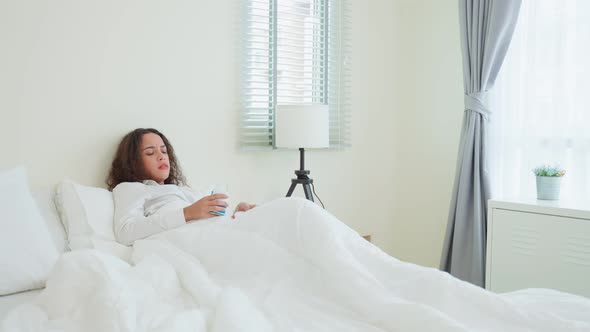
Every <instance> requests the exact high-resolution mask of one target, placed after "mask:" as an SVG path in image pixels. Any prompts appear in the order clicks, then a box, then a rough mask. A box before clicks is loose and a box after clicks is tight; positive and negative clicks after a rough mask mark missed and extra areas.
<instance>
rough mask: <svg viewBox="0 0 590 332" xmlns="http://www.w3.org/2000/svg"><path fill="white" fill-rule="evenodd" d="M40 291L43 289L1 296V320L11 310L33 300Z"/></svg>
mask: <svg viewBox="0 0 590 332" xmlns="http://www.w3.org/2000/svg"><path fill="white" fill-rule="evenodd" d="M39 293H41V289H36V290H32V291H28V292H21V293H16V294H11V295H2V296H0V322H1V321H2V320H3V319H4V317H6V314H8V312H9V311H10V310H12V309H13V308H15V307H17V306H18V305H20V304H23V303H26V302H28V301H31V300H32V299H33V298H35V296H37V295H38V294H39Z"/></svg>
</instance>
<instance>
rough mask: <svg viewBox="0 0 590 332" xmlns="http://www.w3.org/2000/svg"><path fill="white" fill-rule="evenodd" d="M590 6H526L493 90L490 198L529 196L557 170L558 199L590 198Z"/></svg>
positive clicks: (575, 0)
mask: <svg viewBox="0 0 590 332" xmlns="http://www.w3.org/2000/svg"><path fill="white" fill-rule="evenodd" d="M588 41H590V1H587V0H566V1H557V0H525V1H523V3H522V7H521V12H520V16H519V21H518V23H517V27H516V31H515V33H514V36H513V39H512V43H511V45H510V49H509V50H508V53H507V56H506V60H505V61H504V64H503V65H502V69H501V72H500V75H499V77H498V81H497V83H496V86H495V88H494V89H493V90H492V99H491V103H492V107H493V109H494V111H495V113H494V114H493V115H492V118H491V121H492V123H491V124H492V135H493V138H492V140H491V143H492V145H493V149H492V151H494V152H493V153H494V158H493V159H492V160H494V162H495V165H492V171H493V172H496V173H495V174H492V178H493V179H497V182H496V186H494V187H496V188H497V189H498V190H497V192H495V193H494V196H504V197H508V196H512V197H514V196H528V197H535V177H534V175H533V174H532V172H531V170H532V168H534V167H535V166H537V165H540V164H543V163H549V164H559V165H560V166H561V167H563V168H565V169H566V171H567V173H566V176H565V177H564V178H563V185H562V188H561V192H562V193H561V198H563V199H572V198H573V199H575V198H578V199H579V198H584V197H586V198H587V197H590V99H588V92H589V91H590V60H589V59H590V43H589V42H588Z"/></svg>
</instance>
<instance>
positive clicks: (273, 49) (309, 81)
mask: <svg viewBox="0 0 590 332" xmlns="http://www.w3.org/2000/svg"><path fill="white" fill-rule="evenodd" d="M348 6H349V4H348V3H347V1H346V0H247V1H246V2H245V10H244V12H245V13H246V15H245V18H244V21H245V31H244V57H243V60H244V62H243V64H242V68H243V72H242V73H243V78H242V81H243V82H242V93H243V96H242V100H243V105H242V123H241V145H242V146H243V147H244V148H260V147H268V148H272V147H273V146H274V109H275V106H276V105H277V104H327V105H329V110H330V146H331V147H335V148H343V147H347V146H349V145H350V105H351V103H350V95H349V88H350V79H349V76H350V73H349V72H350V57H349V50H350V39H349V33H348V30H347V29H348V26H349V24H348V22H349V16H348V14H347V9H348Z"/></svg>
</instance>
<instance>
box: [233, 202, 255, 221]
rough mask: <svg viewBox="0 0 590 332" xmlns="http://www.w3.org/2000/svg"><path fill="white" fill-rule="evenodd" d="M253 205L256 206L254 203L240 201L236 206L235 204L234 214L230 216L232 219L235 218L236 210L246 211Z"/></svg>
mask: <svg viewBox="0 0 590 332" xmlns="http://www.w3.org/2000/svg"><path fill="white" fill-rule="evenodd" d="M255 207H256V204H249V203H246V202H241V203H240V204H238V206H236V210H235V211H234V214H233V215H232V216H231V217H232V219H235V218H236V213H237V212H246V211H248V210H250V209H253V208H255Z"/></svg>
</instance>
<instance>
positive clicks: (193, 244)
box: [0, 189, 590, 332]
mask: <svg viewBox="0 0 590 332" xmlns="http://www.w3.org/2000/svg"><path fill="white" fill-rule="evenodd" d="M85 190H86V189H85ZM88 192H89V191H86V193H88ZM80 193H82V194H83V193H84V192H78V194H80ZM101 195H102V193H101ZM79 196H83V195H79ZM88 197H94V198H95V199H91V200H86V201H87V203H88V202H90V203H89V204H94V202H96V201H98V200H99V199H98V198H97V197H99V195H95V194H92V195H89V196H88ZM35 198H36V200H37V202H38V205H39V207H40V208H41V210H42V211H43V213H42V214H43V215H44V217H45V219H46V221H47V223H48V228H49V229H50V230H51V235H52V239H53V241H54V242H55V244H56V246H57V247H58V248H59V251H60V252H61V253H62V254H61V258H60V259H59V260H58V261H57V263H56V264H55V266H54V268H53V269H52V271H51V272H50V273H49V275H48V277H47V284H46V288H45V289H44V290H42V291H41V290H34V291H29V292H23V293H18V294H13V295H8V296H2V297H0V324H1V325H0V329H1V328H2V327H3V328H4V329H5V330H6V331H46V330H55V331H81V330H83V331H89V332H92V331H115V330H118V331H156V330H157V331H175V332H176V331H215V332H227V331H256V332H261V331H339V332H340V331H416V330H422V331H433V330H436V331H521V330H534V331H566V330H567V331H590V315H589V314H588V313H590V300H589V299H586V298H582V297H578V296H573V295H570V294H565V293H560V292H555V291H550V290H524V291H520V292H515V293H511V294H505V295H498V294H494V293H490V292H488V291H486V290H483V289H481V288H479V287H476V286H473V285H471V284H468V283H465V282H462V281H460V280H458V279H455V278H453V277H452V276H450V275H448V274H447V273H443V272H440V271H438V270H436V269H431V268H425V267H421V266H418V265H414V264H409V263H404V262H401V261H399V260H397V259H395V258H393V257H390V256H388V255H387V254H385V253H384V252H382V251H381V250H379V249H378V248H377V247H375V246H373V245H372V244H370V243H369V242H367V241H365V240H364V239H362V238H361V237H360V236H359V235H358V234H357V233H356V232H354V231H353V230H351V229H350V228H348V227H347V226H346V225H344V224H343V223H341V222H340V221H338V220H337V219H336V218H335V217H333V216H331V215H330V214H329V213H327V212H326V211H324V210H322V209H320V208H319V207H317V206H316V205H314V204H312V203H310V202H308V201H305V200H302V199H279V200H275V201H272V202H269V203H267V204H265V205H262V206H260V207H258V208H256V209H254V210H251V211H249V212H248V213H245V214H242V215H240V216H239V217H238V218H237V221H231V220H230V219H229V218H225V219H224V218H218V219H214V220H205V221H201V222H198V223H193V224H189V225H187V226H183V227H181V228H178V229H175V230H171V231H168V232H165V233H161V234H158V235H155V236H152V237H150V238H148V239H144V240H140V241H138V242H136V244H135V245H134V247H133V248H132V249H129V250H131V251H130V252H129V253H125V254H124V255H120V253H121V252H120V251H112V250H110V249H112V248H111V247H109V246H102V243H103V242H105V241H106V240H105V236H104V235H101V236H99V237H96V235H95V234H94V235H91V236H93V237H95V238H100V239H101V241H89V240H84V241H79V243H86V244H88V243H92V244H93V245H94V247H93V248H87V249H84V248H78V249H76V250H73V251H71V252H67V251H66V249H65V241H66V232H65V231H64V228H63V227H62V226H61V223H60V221H59V218H58V214H57V212H56V210H55V206H52V204H51V203H52V200H51V194H50V193H48V192H43V193H40V194H36V195H35ZM81 200H82V201H84V200H85V199H84V197H82V198H81ZM61 202H62V203H63V201H61ZM61 209H62V210H63V209H64V206H61ZM89 210H92V209H85V211H86V212H87V211H89ZM97 210H101V211H103V212H104V208H102V209H97ZM61 212H62V216H63V215H64V213H63V212H64V211H61ZM65 215H68V214H67V213H66V214H65ZM74 215H75V214H69V217H68V218H69V219H72V220H69V221H68V222H66V225H68V227H67V228H68V230H72V231H73V230H74V227H73V225H72V223H73V222H75V221H76V222H77V221H78V220H77V219H76V218H73V216H74ZM106 215H107V216H108V214H106ZM79 218H80V219H84V218H85V216H83V215H80V216H79ZM73 219H76V220H73ZM88 219H90V217H89V218H88ZM93 222H96V221H93ZM90 228H92V227H90ZM90 228H87V229H86V232H88V231H89V229H90ZM86 235H88V234H86ZM106 242H108V241H106ZM97 244H101V245H97ZM113 253H114V254H115V255H113ZM121 257H122V258H124V259H121Z"/></svg>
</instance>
